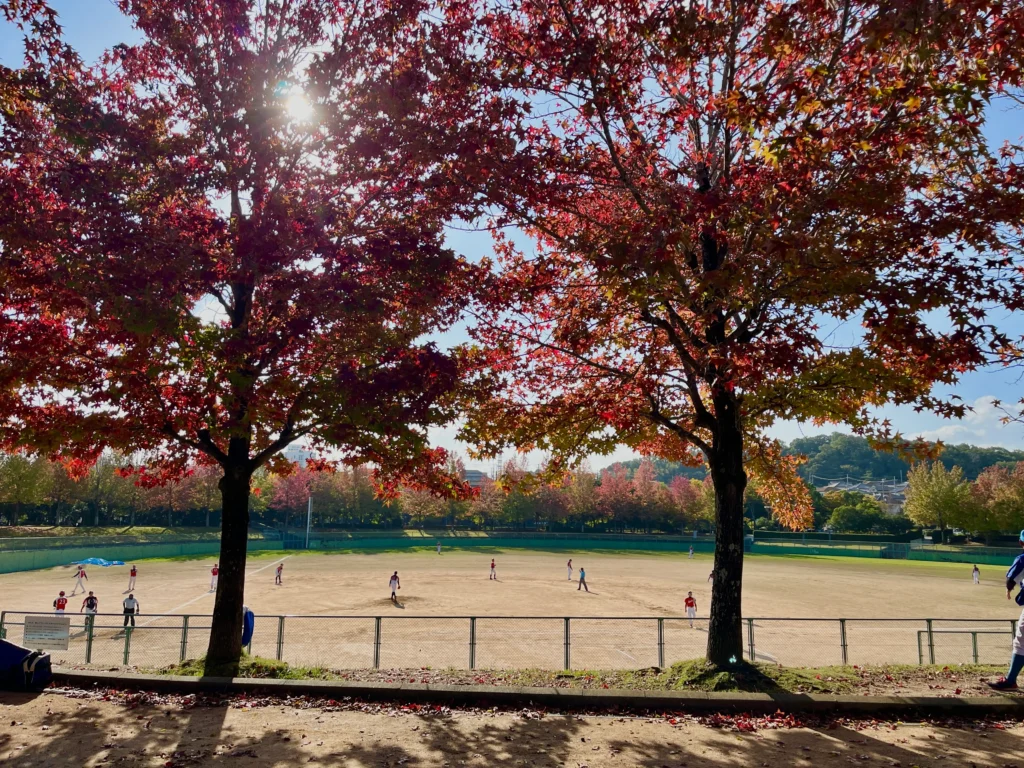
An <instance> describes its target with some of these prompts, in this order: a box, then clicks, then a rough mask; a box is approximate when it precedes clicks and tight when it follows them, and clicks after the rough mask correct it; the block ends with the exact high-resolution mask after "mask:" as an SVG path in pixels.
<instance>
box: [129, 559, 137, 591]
mask: <svg viewBox="0 0 1024 768" xmlns="http://www.w3.org/2000/svg"><path fill="white" fill-rule="evenodd" d="M138 575H139V569H138V568H136V567H135V565H134V564H133V565H132V569H131V570H130V571H128V591H129V592H131V591H132V590H133V589H135V577H136V576H138Z"/></svg>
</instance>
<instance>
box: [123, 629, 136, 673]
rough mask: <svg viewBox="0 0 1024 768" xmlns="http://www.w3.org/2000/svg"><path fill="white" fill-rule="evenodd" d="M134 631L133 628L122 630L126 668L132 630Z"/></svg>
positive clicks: (129, 653)
mask: <svg viewBox="0 0 1024 768" xmlns="http://www.w3.org/2000/svg"><path fill="white" fill-rule="evenodd" d="M134 629H135V627H125V628H124V665H125V666H126V667H127V666H128V658H129V657H130V655H131V647H132V630H134Z"/></svg>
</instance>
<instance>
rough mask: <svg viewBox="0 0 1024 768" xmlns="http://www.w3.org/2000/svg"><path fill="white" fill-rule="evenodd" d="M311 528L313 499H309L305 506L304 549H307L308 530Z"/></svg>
mask: <svg viewBox="0 0 1024 768" xmlns="http://www.w3.org/2000/svg"><path fill="white" fill-rule="evenodd" d="M312 526H313V497H312V496H310V497H309V504H308V505H307V506H306V549H309V529H310V528H311V527H312Z"/></svg>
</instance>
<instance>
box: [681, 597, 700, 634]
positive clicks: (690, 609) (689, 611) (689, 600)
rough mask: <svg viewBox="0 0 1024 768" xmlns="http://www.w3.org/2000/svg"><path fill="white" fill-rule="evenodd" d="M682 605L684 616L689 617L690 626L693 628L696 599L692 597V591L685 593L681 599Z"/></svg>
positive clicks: (695, 614)
mask: <svg viewBox="0 0 1024 768" xmlns="http://www.w3.org/2000/svg"><path fill="white" fill-rule="evenodd" d="M683 605H684V606H685V607H686V616H687V618H689V619H690V628H691V629H692V628H693V620H694V619H696V618H697V601H696V600H695V599H694V597H693V592H687V593H686V599H685V600H683Z"/></svg>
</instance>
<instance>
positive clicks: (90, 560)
mask: <svg viewBox="0 0 1024 768" xmlns="http://www.w3.org/2000/svg"><path fill="white" fill-rule="evenodd" d="M72 565H99V566H101V567H103V568H109V567H110V566H112V565H124V562H123V561H121V560H104V559H103V558H102V557H87V558H85V560H75V562H73V563H72Z"/></svg>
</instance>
